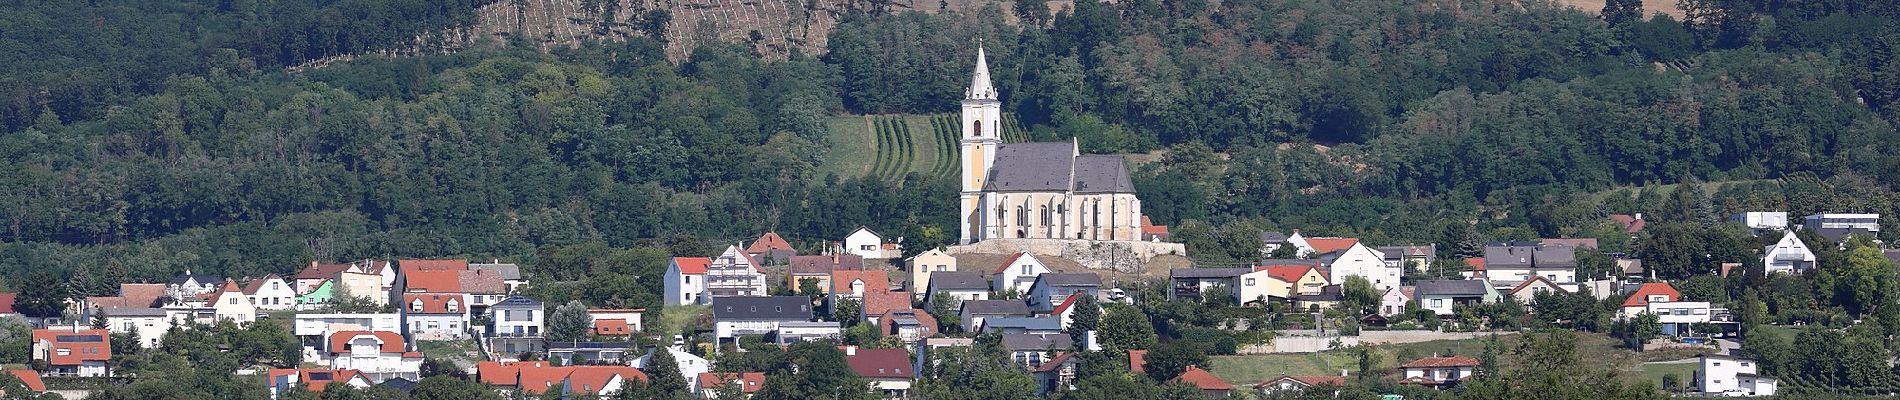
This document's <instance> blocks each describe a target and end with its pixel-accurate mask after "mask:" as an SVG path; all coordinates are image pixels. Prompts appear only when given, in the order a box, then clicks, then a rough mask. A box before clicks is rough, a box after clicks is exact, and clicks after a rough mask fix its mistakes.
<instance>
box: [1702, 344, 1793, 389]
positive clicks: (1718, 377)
mask: <svg viewBox="0 0 1900 400" xmlns="http://www.w3.org/2000/svg"><path fill="white" fill-rule="evenodd" d="M1701 360H1702V365H1701V368H1700V369H1699V370H1697V371H1696V374H1695V376H1696V378H1695V379H1696V382H1695V384H1696V390H1697V391H1699V392H1702V394H1706V395H1710V396H1733V397H1745V396H1774V395H1775V392H1777V391H1778V390H1777V389H1779V388H1780V386H1781V380H1780V379H1776V378H1775V377H1772V376H1763V375H1760V374H1758V373H1757V372H1756V371H1757V370H1758V368H1759V367H1760V365H1758V364H1759V363H1757V362H1755V360H1753V359H1749V358H1744V357H1739V356H1735V355H1732V354H1704V355H1702V357H1701Z"/></svg>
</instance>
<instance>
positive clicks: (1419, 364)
mask: <svg viewBox="0 0 1900 400" xmlns="http://www.w3.org/2000/svg"><path fill="white" fill-rule="evenodd" d="M1476 366H1478V359H1476V358H1471V357H1465V356H1450V357H1425V358H1420V359H1417V360H1412V362H1408V363H1405V365H1403V366H1400V367H1399V368H1454V367H1476Z"/></svg>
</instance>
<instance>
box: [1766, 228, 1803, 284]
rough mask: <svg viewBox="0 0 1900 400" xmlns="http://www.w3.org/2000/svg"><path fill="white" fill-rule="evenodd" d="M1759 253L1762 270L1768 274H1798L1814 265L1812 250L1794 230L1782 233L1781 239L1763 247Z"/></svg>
mask: <svg viewBox="0 0 1900 400" xmlns="http://www.w3.org/2000/svg"><path fill="white" fill-rule="evenodd" d="M1761 254H1762V256H1761V265H1762V270H1763V271H1766V272H1767V273H1770V274H1773V273H1777V272H1779V273H1784V274H1795V275H1799V274H1801V273H1805V272H1808V270H1811V269H1814V267H1815V260H1816V258H1815V256H1814V251H1813V250H1809V249H1808V244H1807V243H1802V242H1801V238H1798V237H1795V235H1794V232H1786V233H1782V234H1781V241H1778V242H1775V244H1774V245H1771V246H1768V247H1766V248H1763V249H1762V251H1761Z"/></svg>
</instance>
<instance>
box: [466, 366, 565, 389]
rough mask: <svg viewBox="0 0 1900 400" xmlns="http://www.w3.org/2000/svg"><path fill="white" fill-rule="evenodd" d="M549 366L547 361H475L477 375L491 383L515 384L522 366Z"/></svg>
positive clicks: (484, 381) (501, 384)
mask: <svg viewBox="0 0 1900 400" xmlns="http://www.w3.org/2000/svg"><path fill="white" fill-rule="evenodd" d="M547 367H548V362H547V361H515V362H498V361H482V362H478V363H475V377H476V378H478V379H481V382H482V383H486V384H490V385H497V386H514V385H515V382H517V379H519V378H520V373H521V369H522V368H547Z"/></svg>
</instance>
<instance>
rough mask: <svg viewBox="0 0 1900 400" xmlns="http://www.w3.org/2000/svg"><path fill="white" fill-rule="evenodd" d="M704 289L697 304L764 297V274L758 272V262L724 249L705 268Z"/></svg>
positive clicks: (736, 248)
mask: <svg viewBox="0 0 1900 400" xmlns="http://www.w3.org/2000/svg"><path fill="white" fill-rule="evenodd" d="M682 283H684V282H682ZM704 285H705V293H702V294H701V295H700V296H699V304H706V303H709V302H711V298H712V297H724V296H764V295H766V294H767V293H766V286H765V270H762V269H760V267H759V262H758V260H755V259H753V258H752V255H750V254H746V253H745V251H743V250H741V249H740V248H739V246H737V245H734V246H726V251H725V252H723V253H720V254H719V256H718V257H713V258H712V260H711V262H710V263H708V264H706V279H705V283H704Z"/></svg>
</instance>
